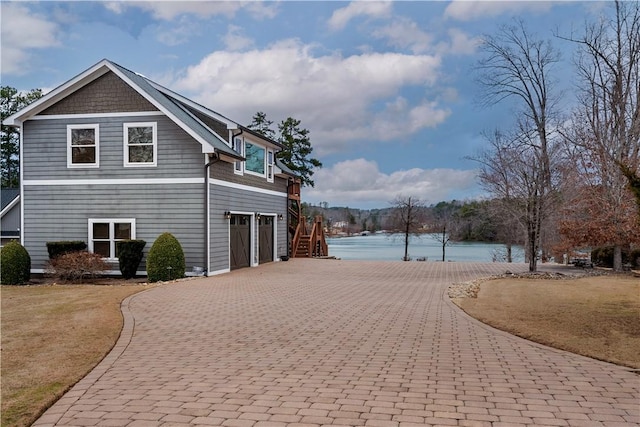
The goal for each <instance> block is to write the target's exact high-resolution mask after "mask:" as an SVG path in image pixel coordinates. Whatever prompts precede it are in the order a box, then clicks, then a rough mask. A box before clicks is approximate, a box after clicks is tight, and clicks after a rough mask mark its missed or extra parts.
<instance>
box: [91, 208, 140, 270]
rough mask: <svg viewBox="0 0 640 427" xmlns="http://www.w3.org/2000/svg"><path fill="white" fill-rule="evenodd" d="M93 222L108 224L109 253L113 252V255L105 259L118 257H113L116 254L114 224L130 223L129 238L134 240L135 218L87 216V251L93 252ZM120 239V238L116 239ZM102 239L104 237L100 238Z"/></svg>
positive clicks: (115, 259)
mask: <svg viewBox="0 0 640 427" xmlns="http://www.w3.org/2000/svg"><path fill="white" fill-rule="evenodd" d="M95 223H107V224H109V253H110V254H113V255H114V256H113V257H108V258H106V260H107V261H117V260H118V258H116V257H115V254H116V238H115V230H114V224H115V223H118V224H127V223H128V224H130V225H131V235H130V236H129V239H131V240H134V239H135V238H136V219H135V218H87V229H88V233H87V236H88V241H89V245H88V249H89V252H93V240H94V239H93V227H92V226H93V224H95ZM118 240H121V239H118ZM101 241H104V239H101Z"/></svg>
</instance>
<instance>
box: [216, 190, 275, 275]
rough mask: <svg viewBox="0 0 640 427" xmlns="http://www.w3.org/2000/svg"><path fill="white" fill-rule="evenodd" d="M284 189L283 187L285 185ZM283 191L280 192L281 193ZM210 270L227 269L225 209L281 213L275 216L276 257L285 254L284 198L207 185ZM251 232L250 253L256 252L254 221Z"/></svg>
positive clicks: (227, 247)
mask: <svg viewBox="0 0 640 427" xmlns="http://www.w3.org/2000/svg"><path fill="white" fill-rule="evenodd" d="M285 191H286V187H285ZM283 193H284V192H283ZM210 194H211V271H212V272H214V271H220V270H224V269H227V268H229V220H227V219H225V218H224V212H225V211H241V212H261V213H270V214H276V215H277V214H282V215H283V217H284V218H285V219H282V220H278V219H277V218H276V221H275V222H276V229H277V236H276V241H277V244H276V258H277V257H279V256H280V255H286V251H287V222H286V218H287V198H286V197H285V196H282V197H281V196H274V195H269V194H262V193H258V192H255V191H246V190H240V189H235V188H228V187H224V186H219V185H211V192H210ZM252 232H253V235H254V240H255V242H256V246H255V247H254V248H253V249H254V252H253V253H254V256H256V254H257V253H258V247H257V245H258V244H259V243H258V239H257V227H256V224H252Z"/></svg>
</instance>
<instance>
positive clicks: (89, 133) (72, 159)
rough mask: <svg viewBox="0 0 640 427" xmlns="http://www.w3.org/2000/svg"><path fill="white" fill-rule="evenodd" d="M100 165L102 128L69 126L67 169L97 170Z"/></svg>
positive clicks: (93, 125) (86, 125) (83, 125)
mask: <svg viewBox="0 0 640 427" xmlns="http://www.w3.org/2000/svg"><path fill="white" fill-rule="evenodd" d="M99 165H100V127H99V126H98V125H97V124H82V125H67V167H69V168H97V167H98V166H99Z"/></svg>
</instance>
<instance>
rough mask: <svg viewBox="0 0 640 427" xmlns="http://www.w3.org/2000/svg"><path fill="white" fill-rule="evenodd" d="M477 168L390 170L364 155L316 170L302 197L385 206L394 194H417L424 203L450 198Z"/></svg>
mask: <svg viewBox="0 0 640 427" xmlns="http://www.w3.org/2000/svg"><path fill="white" fill-rule="evenodd" d="M475 177H476V172H475V171H473V170H456V169H419V168H413V169H409V170H399V171H395V172H393V173H390V174H386V173H383V172H381V171H380V169H379V168H378V164H377V163H376V162H374V161H371V160H366V159H363V158H360V159H355V160H346V161H343V162H340V163H337V164H335V165H334V166H333V167H331V168H323V169H320V170H318V171H316V172H315V174H314V175H313V180H314V181H315V187H314V188H306V189H305V190H304V193H305V194H304V197H305V200H310V201H312V202H314V203H318V202H321V201H323V200H331V203H332V204H334V205H348V206H354V207H356V206H368V207H380V208H382V207H388V206H389V202H390V201H391V200H393V199H395V198H396V197H397V196H413V197H418V198H420V199H421V200H423V201H425V202H426V203H428V204H430V203H437V202H439V201H442V200H451V199H452V198H455V197H456V195H457V194H460V193H461V192H465V191H469V190H470V189H471V188H473V187H474V185H475Z"/></svg>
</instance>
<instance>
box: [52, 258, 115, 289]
mask: <svg viewBox="0 0 640 427" xmlns="http://www.w3.org/2000/svg"><path fill="white" fill-rule="evenodd" d="M108 269H109V264H107V263H106V262H105V261H104V260H103V259H102V257H101V256H100V255H98V254H94V253H91V252H87V251H77V252H69V253H66V254H64V255H60V256H58V257H56V258H54V259H52V260H49V263H48V264H47V268H46V269H45V273H46V274H48V275H50V276H52V277H55V278H56V279H59V280H61V281H68V282H72V283H77V282H80V281H82V280H86V279H91V278H94V277H98V276H101V275H102V274H103V273H104V272H105V271H107V270H108Z"/></svg>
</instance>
